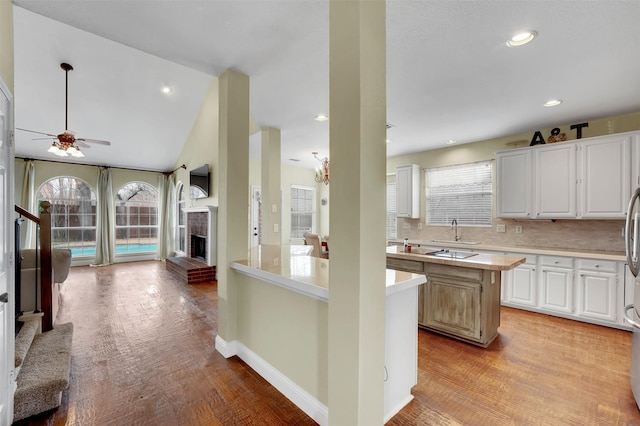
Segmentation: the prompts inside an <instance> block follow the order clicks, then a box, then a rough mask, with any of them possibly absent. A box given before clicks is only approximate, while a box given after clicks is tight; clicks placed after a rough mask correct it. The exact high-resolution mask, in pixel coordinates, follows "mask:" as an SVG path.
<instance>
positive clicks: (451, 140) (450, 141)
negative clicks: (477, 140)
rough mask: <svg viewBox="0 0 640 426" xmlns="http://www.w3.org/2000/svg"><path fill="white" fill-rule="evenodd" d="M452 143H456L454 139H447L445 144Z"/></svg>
mask: <svg viewBox="0 0 640 426" xmlns="http://www.w3.org/2000/svg"><path fill="white" fill-rule="evenodd" d="M454 143H456V141H454V140H453V139H449V140H448V141H447V145H453V144H454Z"/></svg>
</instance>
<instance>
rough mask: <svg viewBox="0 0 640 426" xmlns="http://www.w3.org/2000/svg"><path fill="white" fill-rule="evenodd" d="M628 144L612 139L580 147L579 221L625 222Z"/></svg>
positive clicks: (620, 138)
mask: <svg viewBox="0 0 640 426" xmlns="http://www.w3.org/2000/svg"><path fill="white" fill-rule="evenodd" d="M630 140H631V137H630V136H629V135H626V136H615V135H614V136H607V137H601V138H594V140H588V141H584V142H583V143H582V144H581V145H580V150H579V156H580V162H579V165H580V191H579V192H578V194H579V198H580V212H579V216H580V217H583V218H600V219H624V218H625V213H626V211H627V203H628V201H629V197H630V196H631V189H630V188H631V171H630V169H631V142H630Z"/></svg>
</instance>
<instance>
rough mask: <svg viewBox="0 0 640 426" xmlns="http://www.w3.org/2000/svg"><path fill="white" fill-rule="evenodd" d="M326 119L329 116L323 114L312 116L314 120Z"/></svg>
mask: <svg viewBox="0 0 640 426" xmlns="http://www.w3.org/2000/svg"><path fill="white" fill-rule="evenodd" d="M328 119H329V117H328V116H326V115H324V114H318V115H316V118H314V120H316V121H327V120H328Z"/></svg>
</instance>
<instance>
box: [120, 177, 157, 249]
mask: <svg viewBox="0 0 640 426" xmlns="http://www.w3.org/2000/svg"><path fill="white" fill-rule="evenodd" d="M115 203H116V206H115V207H116V208H115V210H116V255H119V254H120V255H121V254H127V253H149V252H155V251H156V250H157V247H158V191H157V190H156V189H155V188H154V187H153V186H151V185H149V184H147V183H144V182H129V183H127V184H126V185H124V186H123V187H122V188H120V190H119V191H118V193H117V195H116V200H115Z"/></svg>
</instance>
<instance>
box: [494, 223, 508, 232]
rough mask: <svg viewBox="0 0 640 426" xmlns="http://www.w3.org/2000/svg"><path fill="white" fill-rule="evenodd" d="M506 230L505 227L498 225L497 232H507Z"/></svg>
mask: <svg viewBox="0 0 640 426" xmlns="http://www.w3.org/2000/svg"><path fill="white" fill-rule="evenodd" d="M506 230H507V229H506V226H505V225H496V232H505V231H506Z"/></svg>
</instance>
